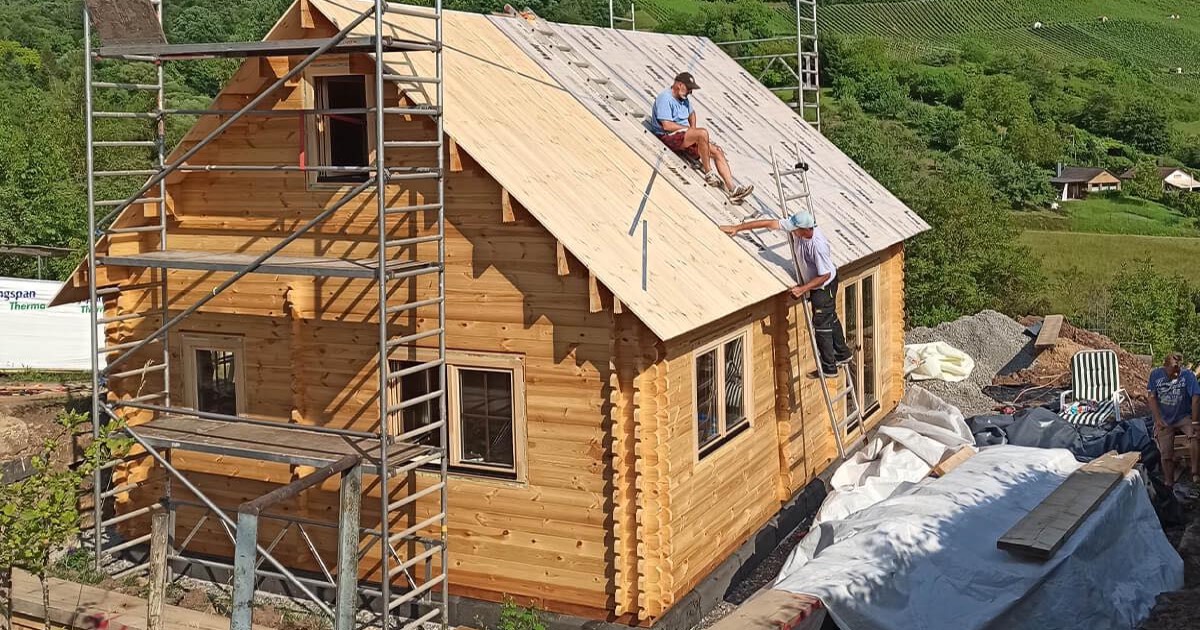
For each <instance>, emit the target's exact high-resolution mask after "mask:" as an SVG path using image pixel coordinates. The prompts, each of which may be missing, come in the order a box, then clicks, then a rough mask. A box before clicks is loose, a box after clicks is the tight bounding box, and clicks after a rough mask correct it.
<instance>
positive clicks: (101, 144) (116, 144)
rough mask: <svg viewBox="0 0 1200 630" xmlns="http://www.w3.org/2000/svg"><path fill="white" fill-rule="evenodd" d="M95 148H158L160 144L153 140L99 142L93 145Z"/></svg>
mask: <svg viewBox="0 0 1200 630" xmlns="http://www.w3.org/2000/svg"><path fill="white" fill-rule="evenodd" d="M92 146H94V147H156V146H158V143H157V142H155V141H153V140H97V141H95V142H93V143H92Z"/></svg>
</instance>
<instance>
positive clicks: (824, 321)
mask: <svg viewBox="0 0 1200 630" xmlns="http://www.w3.org/2000/svg"><path fill="white" fill-rule="evenodd" d="M837 290H838V279H837V278H836V277H835V278H834V279H833V281H831V282H830V283H829V284H827V285H825V287H824V288H821V289H813V290H812V291H809V292H808V301H809V303H811V304H812V313H813V329H814V330H815V331H816V333H817V352H818V353H820V355H821V371H822V372H824V373H826V374H834V373H836V372H837V364H838V361H844V360H846V359H849V358H850V357H851V356H853V355H852V353H851V352H850V348H848V347H847V346H846V333H845V331H843V330H842V322H841V320H839V319H838V314H837Z"/></svg>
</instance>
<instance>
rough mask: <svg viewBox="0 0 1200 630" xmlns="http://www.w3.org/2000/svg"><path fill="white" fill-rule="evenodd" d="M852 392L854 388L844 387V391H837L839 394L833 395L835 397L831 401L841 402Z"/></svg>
mask: <svg viewBox="0 0 1200 630" xmlns="http://www.w3.org/2000/svg"><path fill="white" fill-rule="evenodd" d="M852 391H854V386H853V385H851V386H849V387H846V388H845V389H843V390H841V391H839V392H838V393H837V395H835V396H834V397H833V399H834V400H841V399H843V398H845V397H846V395H847V394H849V393H850V392H852Z"/></svg>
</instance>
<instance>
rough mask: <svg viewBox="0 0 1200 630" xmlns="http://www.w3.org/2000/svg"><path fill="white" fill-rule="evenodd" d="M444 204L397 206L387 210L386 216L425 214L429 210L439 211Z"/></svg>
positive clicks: (385, 210) (385, 211)
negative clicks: (411, 213)
mask: <svg viewBox="0 0 1200 630" xmlns="http://www.w3.org/2000/svg"><path fill="white" fill-rule="evenodd" d="M441 207H442V204H440V203H423V204H418V205H415V206H396V207H395V208H385V209H384V211H383V213H384V214H404V213H408V212H425V211H427V210H439V209H441Z"/></svg>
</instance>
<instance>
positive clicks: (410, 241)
mask: <svg viewBox="0 0 1200 630" xmlns="http://www.w3.org/2000/svg"><path fill="white" fill-rule="evenodd" d="M441 239H442V235H441V234H430V235H429V236H415V237H413V238H398V239H396V240H393V241H386V242H384V244H383V246H384V247H404V246H406V245H417V244H420V243H432V242H433V241H440V240H441Z"/></svg>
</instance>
